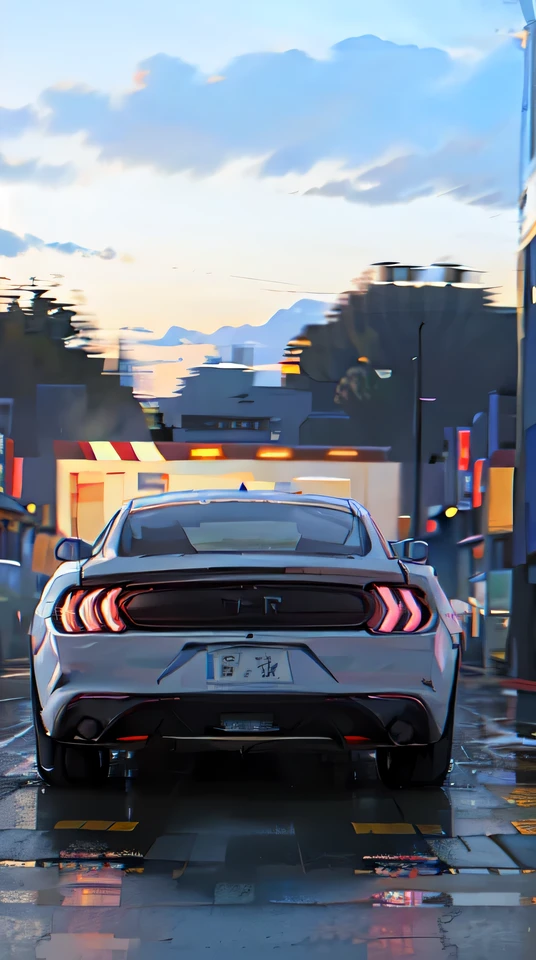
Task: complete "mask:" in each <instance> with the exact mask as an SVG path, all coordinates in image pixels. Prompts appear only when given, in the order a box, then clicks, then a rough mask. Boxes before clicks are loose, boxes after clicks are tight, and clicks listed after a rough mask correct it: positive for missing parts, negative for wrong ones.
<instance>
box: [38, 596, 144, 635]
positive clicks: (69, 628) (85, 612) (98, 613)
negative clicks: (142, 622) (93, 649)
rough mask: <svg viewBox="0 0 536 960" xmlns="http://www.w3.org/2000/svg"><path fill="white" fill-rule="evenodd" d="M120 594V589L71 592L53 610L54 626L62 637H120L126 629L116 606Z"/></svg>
mask: <svg viewBox="0 0 536 960" xmlns="http://www.w3.org/2000/svg"><path fill="white" fill-rule="evenodd" d="M120 593H121V588H120V587H114V589H113V590H106V589H103V588H100V589H98V590H89V591H88V590H71V591H70V593H67V594H65V596H64V597H62V599H61V600H60V601H59V603H58V604H57V606H56V609H55V611H54V620H55V622H56V625H57V626H58V627H60V628H61V629H62V630H63V631H64V632H65V633H103V632H110V633H121V632H122V631H123V630H125V629H126V625H125V623H124V621H123V619H122V617H121V612H120V610H119V607H118V604H117V599H118V597H119V594H120Z"/></svg>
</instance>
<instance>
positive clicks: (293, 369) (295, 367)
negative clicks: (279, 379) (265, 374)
mask: <svg viewBox="0 0 536 960" xmlns="http://www.w3.org/2000/svg"><path fill="white" fill-rule="evenodd" d="M281 373H284V374H288V373H300V365H299V363H285V362H283V361H282V362H281Z"/></svg>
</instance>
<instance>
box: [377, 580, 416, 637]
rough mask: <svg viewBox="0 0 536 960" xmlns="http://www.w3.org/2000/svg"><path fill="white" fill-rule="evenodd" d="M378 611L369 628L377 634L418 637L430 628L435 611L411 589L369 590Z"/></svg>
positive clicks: (385, 587)
mask: <svg viewBox="0 0 536 960" xmlns="http://www.w3.org/2000/svg"><path fill="white" fill-rule="evenodd" d="M370 593H371V594H372V597H373V598H374V604H375V610H374V613H373V614H372V616H371V617H370V619H369V621H368V623H367V626H368V628H369V630H372V631H373V632H374V633H417V632H418V631H419V630H423V629H424V628H425V627H427V626H429V625H430V622H431V620H432V611H431V610H430V608H429V606H428V604H427V603H426V601H425V600H424V598H423V597H422V596H421V595H420V594H419V593H417V591H415V590H413V589H411V587H392V586H389V587H387V586H380V585H377V584H375V585H374V586H373V587H371V588H370Z"/></svg>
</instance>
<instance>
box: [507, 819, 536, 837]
mask: <svg viewBox="0 0 536 960" xmlns="http://www.w3.org/2000/svg"><path fill="white" fill-rule="evenodd" d="M512 826H513V827H515V828H516V830H518V831H519V833H524V834H525V835H527V836H529V837H530V836H534V835H536V820H512Z"/></svg>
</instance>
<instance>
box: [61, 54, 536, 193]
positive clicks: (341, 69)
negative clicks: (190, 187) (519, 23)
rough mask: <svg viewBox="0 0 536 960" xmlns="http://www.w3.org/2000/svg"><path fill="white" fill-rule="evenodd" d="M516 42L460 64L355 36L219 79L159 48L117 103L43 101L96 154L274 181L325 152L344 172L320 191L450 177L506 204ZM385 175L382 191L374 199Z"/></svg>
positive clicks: (393, 189)
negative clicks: (247, 165)
mask: <svg viewBox="0 0 536 960" xmlns="http://www.w3.org/2000/svg"><path fill="white" fill-rule="evenodd" d="M518 47H519V44H518V43H517V42H513V41H512V40H507V41H505V42H504V43H503V44H502V45H501V46H499V47H497V48H496V49H495V50H494V52H493V53H491V54H490V55H488V56H486V57H484V58H483V59H482V60H481V61H480V62H479V63H477V64H472V65H468V64H467V63H466V62H464V61H463V59H460V58H456V57H453V56H451V55H450V54H449V53H448V52H446V51H444V50H440V49H437V48H426V49H425V48H419V47H416V46H401V45H398V44H395V43H390V42H387V41H384V40H381V39H379V38H378V37H374V36H362V37H358V38H352V39H348V40H345V41H343V42H342V43H338V44H337V45H336V46H334V47H333V48H332V50H331V55H330V57H329V58H327V59H325V60H316V59H314V58H313V57H310V56H308V55H307V54H306V53H304V52H302V51H300V50H289V51H287V52H285V53H258V54H247V55H244V56H240V57H237V58H236V59H235V60H233V61H231V63H229V64H228V65H227V66H226V67H225V68H224V69H223V70H222V73H221V74H218V78H219V77H220V76H221V77H224V78H225V82H219V83H213V82H208V81H210V80H211V79H213V78H212V77H207V76H206V75H204V74H202V73H201V72H200V71H199V70H197V69H196V68H194V67H193V66H191V65H190V64H188V63H185V62H184V61H183V60H180V59H179V58H176V57H170V56H167V55H165V54H158V55H156V56H154V57H151V58H150V59H148V60H145V61H144V62H143V63H141V64H140V66H139V74H138V75H143V83H142V85H141V86H139V87H138V88H137V89H134V90H132V91H131V92H129V93H127V94H126V95H125V96H124V97H123V98H122V100H121V101H120V102H119V104H118V103H117V101H116V100H115V99H112V97H111V96H109V95H108V94H106V93H103V92H99V91H96V90H93V89H89V88H87V87H82V86H72V87H70V88H65V87H62V88H61V89H60V88H58V87H56V88H52V89H49V90H47V91H45V92H44V94H43V96H42V107H44V108H45V109H46V110H47V111H48V113H47V116H46V119H45V123H46V128H47V130H48V131H49V132H50V133H53V134H57V135H64V134H82V135H83V136H85V139H86V142H87V143H88V144H90V145H92V146H94V147H96V148H97V149H98V150H99V157H100V159H101V160H102V161H104V162H106V161H121V162H122V163H123V164H124V165H125V166H149V167H151V168H153V169H154V170H156V171H158V172H160V173H165V174H174V173H179V172H185V171H188V172H190V173H192V174H195V175H198V176H209V175H211V174H213V173H215V172H216V171H217V170H219V169H220V168H221V167H222V166H223V165H224V164H226V163H228V162H230V161H232V160H236V159H242V158H254V159H257V160H258V159H260V160H261V164H260V167H259V175H260V176H273V177H280V176H284V175H286V174H289V173H298V174H301V173H306V172H308V171H310V170H311V169H312V168H313V167H314V166H315V164H317V163H319V162H321V161H332V162H335V163H337V164H339V165H340V168H341V172H342V173H344V171H347V178H346V180H343V181H342V184H340V185H339V186H338V187H335V186H334V185H333V184H326V185H319V187H320V190H321V192H323V193H324V194H327V195H333V192H334V191H335V192H336V191H338V192H336V195H338V196H345V197H346V198H347V199H350V200H352V201H358V200H359V202H368V203H371V202H402V201H409V200H410V199H412V198H414V197H417V196H423V195H428V194H429V193H430V192H433V191H434V190H435V189H436V186H437V185H442V184H446V185H447V187H448V188H452V189H457V190H459V193H458V194H457V196H458V199H463V200H464V201H465V202H470V201H471V200H477V201H478V202H481V201H482V198H483V197H484V196H485V195H486V194H487V195H489V196H493V195H495V194H499V195H500V198H501V200H500V202H502V203H510V202H511V198H512V196H515V194H516V193H517V168H516V162H517V161H516V158H517V153H518V134H517V130H518V126H519V124H518V118H519V117H520V115H521V91H522V71H523V55H522V53H521V52H520V50H519V49H518ZM473 144H477V145H478V147H477V149H478V154H479V158H480V164H481V168H480V173H479V171H478V169H477V165H476V164H475V162H474V157H473V154H472V145H473ZM499 148H500V149H499ZM457 151H460V153H459V154H458V153H457ZM436 164H437V165H438V170H437V172H434V170H433V169H431V168H433V167H434V166H435V165H436ZM449 165H450V166H449ZM355 171H358V174H359V176H358V177H357V179H356V178H355V173H354V172H355ZM365 172H366V179H367V180H369V181H370V179H371V176H372V174H373V175H374V177H376V181H374V184H375V185H374V186H373V190H376V193H374V192H370V191H369V192H368V197H367V198H365V192H364V191H363V195H361V187H362V185H363V183H362V181H363V176H364V174H365ZM382 178H385V181H384V179H382ZM397 181H400V187H399V188H397V186H396V184H397ZM432 181H433V182H432ZM384 182H385V190H384V193H385V197H386V198H387V197H390V198H391V199H390V200H387V199H385V200H380V196H381V193H382V184H383V183H384ZM358 194H359V196H358Z"/></svg>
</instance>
